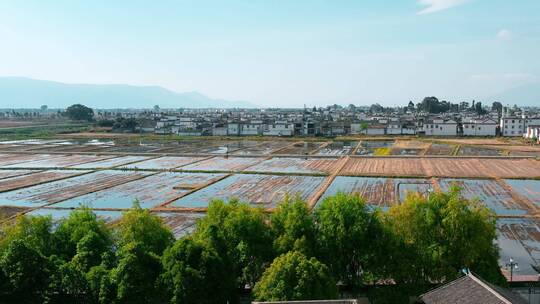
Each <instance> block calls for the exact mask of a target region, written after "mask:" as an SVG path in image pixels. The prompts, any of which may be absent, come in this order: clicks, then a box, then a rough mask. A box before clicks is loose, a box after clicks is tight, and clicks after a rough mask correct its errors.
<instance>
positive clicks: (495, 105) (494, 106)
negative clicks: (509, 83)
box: [491, 101, 503, 116]
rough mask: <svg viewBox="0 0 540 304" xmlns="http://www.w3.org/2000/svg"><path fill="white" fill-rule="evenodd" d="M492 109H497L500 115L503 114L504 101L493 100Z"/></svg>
mask: <svg viewBox="0 0 540 304" xmlns="http://www.w3.org/2000/svg"><path fill="white" fill-rule="evenodd" d="M491 110H492V111H497V113H498V114H499V116H500V115H501V114H502V110H503V105H502V103H500V102H498V101H495V102H493V104H492V105H491Z"/></svg>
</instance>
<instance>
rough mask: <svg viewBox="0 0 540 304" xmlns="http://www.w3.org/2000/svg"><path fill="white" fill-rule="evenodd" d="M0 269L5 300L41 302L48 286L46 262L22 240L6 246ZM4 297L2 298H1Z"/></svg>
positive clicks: (16, 240)
mask: <svg viewBox="0 0 540 304" xmlns="http://www.w3.org/2000/svg"><path fill="white" fill-rule="evenodd" d="M0 268H1V270H2V272H3V273H4V275H5V279H6V284H5V287H7V290H3V291H2V293H3V294H5V298H6V299H8V298H10V297H11V298H12V299H14V300H17V301H20V302H21V303H39V302H42V301H43V299H44V297H45V294H46V292H47V289H48V285H49V276H50V271H49V268H48V261H47V258H45V257H44V256H43V255H42V254H41V253H39V252H38V251H37V250H36V249H34V248H33V247H32V246H31V245H30V244H27V243H26V242H25V240H24V239H15V240H13V241H12V242H10V243H9V245H7V247H6V249H5V251H4V253H3V255H2V257H1V259H0ZM3 297H4V296H3Z"/></svg>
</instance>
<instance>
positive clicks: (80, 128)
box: [0, 124, 89, 140]
mask: <svg viewBox="0 0 540 304" xmlns="http://www.w3.org/2000/svg"><path fill="white" fill-rule="evenodd" d="M88 129H89V125H86V124H75V125H74V124H64V125H50V126H29V127H25V128H3V129H0V139H4V140H22V139H52V138H54V136H55V135H57V134H63V133H76V132H84V131H88Z"/></svg>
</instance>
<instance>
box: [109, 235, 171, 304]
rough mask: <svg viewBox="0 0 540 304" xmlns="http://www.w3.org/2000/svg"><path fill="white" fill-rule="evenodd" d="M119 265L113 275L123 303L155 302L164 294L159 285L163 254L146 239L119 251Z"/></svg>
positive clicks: (127, 245)
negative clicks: (156, 252) (148, 243)
mask: <svg viewBox="0 0 540 304" xmlns="http://www.w3.org/2000/svg"><path fill="white" fill-rule="evenodd" d="M118 258H119V259H118V266H117V267H116V268H114V269H113V270H112V271H111V273H110V275H111V278H112V282H114V283H115V286H116V290H117V294H116V299H117V300H118V302H120V303H141V304H142V303H153V302H159V299H160V298H161V297H162V296H163V294H162V293H161V291H160V290H159V288H158V286H159V285H158V278H159V275H160V273H161V270H162V268H161V261H160V257H159V255H157V254H155V253H154V252H153V251H151V250H149V246H148V245H147V244H144V243H142V242H137V241H133V242H130V243H127V244H123V246H122V248H120V250H119V252H118Z"/></svg>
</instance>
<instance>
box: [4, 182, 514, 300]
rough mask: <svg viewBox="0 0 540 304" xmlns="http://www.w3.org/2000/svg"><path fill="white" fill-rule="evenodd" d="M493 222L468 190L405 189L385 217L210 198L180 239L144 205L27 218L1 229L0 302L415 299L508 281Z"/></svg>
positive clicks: (332, 205) (342, 205)
mask: <svg viewBox="0 0 540 304" xmlns="http://www.w3.org/2000/svg"><path fill="white" fill-rule="evenodd" d="M495 229H496V227H495V215H494V214H493V213H492V212H491V211H490V210H488V209H487V208H486V207H484V206H483V205H482V204H481V203H480V202H478V201H474V200H473V201H469V200H466V199H464V198H463V197H462V196H461V193H460V189H459V188H457V187H454V188H452V189H451V190H450V191H448V192H435V193H431V194H429V195H428V196H423V195H420V194H418V193H409V195H408V196H407V198H406V199H405V200H404V202H403V203H402V204H400V205H396V206H393V207H391V208H390V209H389V210H388V211H387V212H383V211H381V210H380V209H373V208H371V207H370V206H369V205H368V204H366V202H365V201H364V200H363V199H362V198H361V197H360V196H357V195H347V194H343V193H339V194H337V195H335V196H331V197H328V198H326V199H324V201H322V202H321V203H320V205H319V206H317V208H315V209H314V210H313V212H310V210H309V208H308V206H307V205H306V203H305V202H304V201H303V200H301V199H300V198H298V197H287V198H285V199H284V200H283V202H281V203H280V204H279V205H278V206H277V208H276V209H275V211H274V212H272V213H267V212H265V211H264V210H262V209H260V208H254V207H251V206H249V205H248V204H245V203H241V202H239V201H237V200H231V201H229V202H223V201H220V200H214V201H212V202H210V204H209V207H208V211H207V214H206V216H205V217H203V218H201V219H200V220H199V221H198V222H197V224H196V228H195V230H194V231H193V232H192V233H191V234H189V235H186V236H183V237H181V238H180V239H177V240H175V239H174V237H173V235H172V233H171V231H170V230H169V229H168V228H167V227H166V226H165V225H164V224H163V222H162V221H161V219H160V218H159V217H158V216H156V215H154V214H152V213H151V212H150V211H148V210H145V209H141V208H140V207H139V206H138V204H137V203H136V204H135V205H134V208H132V209H130V210H129V211H126V212H125V213H124V214H123V216H122V218H121V219H120V220H118V221H116V222H113V223H112V224H106V223H105V222H104V221H103V220H102V219H100V218H98V217H97V216H96V215H95V214H94V213H93V212H92V211H91V210H90V209H89V208H87V207H81V208H79V209H76V210H74V211H72V212H71V213H70V214H69V216H68V217H67V218H65V219H62V220H58V221H53V220H52V218H51V217H50V216H49V217H48V216H20V217H18V218H17V219H16V221H15V222H14V223H11V224H10V225H6V226H4V227H3V228H2V230H1V237H0V298H1V299H3V301H4V302H13V303H238V302H239V300H240V295H241V294H242V291H245V290H252V293H251V296H252V298H253V299H257V300H305V299H334V298H337V297H338V292H343V291H344V290H345V291H347V292H349V293H355V292H362V293H367V295H368V296H369V297H370V299H371V300H372V301H373V302H374V303H408V301H409V297H411V296H416V295H419V294H420V293H422V292H425V291H426V290H428V289H430V288H432V287H433V286H434V285H436V284H439V283H443V282H446V281H449V280H452V279H454V278H456V277H458V276H459V274H460V270H462V269H463V268H467V269H470V270H471V271H474V272H476V273H478V274H479V275H480V276H482V277H483V278H484V279H486V280H488V281H489V282H492V283H495V284H499V285H504V284H505V280H504V278H503V277H502V274H501V272H500V269H499V266H498V248H497V246H496V245H495V244H494V240H495V237H496V234H495Z"/></svg>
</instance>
